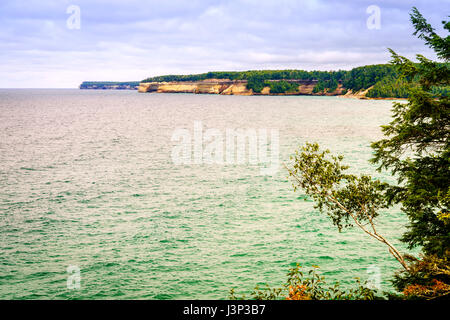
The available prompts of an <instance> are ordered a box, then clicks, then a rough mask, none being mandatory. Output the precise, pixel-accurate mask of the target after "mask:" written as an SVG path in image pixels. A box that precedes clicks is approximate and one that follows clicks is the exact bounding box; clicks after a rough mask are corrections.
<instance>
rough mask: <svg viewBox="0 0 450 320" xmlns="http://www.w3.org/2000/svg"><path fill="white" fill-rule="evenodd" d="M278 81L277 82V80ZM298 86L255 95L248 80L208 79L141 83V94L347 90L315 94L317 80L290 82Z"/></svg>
mask: <svg viewBox="0 0 450 320" xmlns="http://www.w3.org/2000/svg"><path fill="white" fill-rule="evenodd" d="M275 81H276V80H275ZM290 82H293V83H296V84H298V90H297V91H295V92H289V93H271V92H270V87H264V89H263V90H262V91H261V93H255V92H253V90H251V89H247V81H246V80H228V79H207V80H203V81H195V82H189V81H173V82H141V83H140V84H139V87H138V91H139V92H157V93H205V94H223V95H246V96H249V95H318V96H324V95H325V96H336V95H342V94H343V92H344V90H345V88H343V87H342V85H341V84H339V86H338V87H337V89H336V90H334V91H333V92H319V93H313V89H314V87H315V85H316V84H317V81H316V80H290Z"/></svg>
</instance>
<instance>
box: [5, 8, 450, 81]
mask: <svg viewBox="0 0 450 320" xmlns="http://www.w3.org/2000/svg"><path fill="white" fill-rule="evenodd" d="M413 6H416V7H417V8H418V9H419V10H420V11H421V12H422V14H423V15H424V17H425V18H426V19H427V20H428V21H429V22H430V23H431V24H432V25H433V26H434V27H435V28H436V30H437V31H438V33H440V34H441V35H445V36H446V34H445V33H444V32H443V29H442V24H441V21H442V20H445V19H447V16H448V15H449V14H450V0H417V1H414V0H412V1H406V0H390V1H389V0H383V1H382V0H380V1H376V0H367V1H366V0H358V1H356V0H352V1H345V0H340V1H339V0H272V1H268V0H209V1H208V0H158V1H153V0H59V1H56V0H26V1H25V0H0V88H76V87H78V86H79V85H80V83H81V82H82V81H139V80H142V79H144V78H147V77H150V76H156V75H163V74H188V73H189V74H191V73H201V72H207V71H239V70H255V69H258V70H259V69H302V70H339V69H344V70H348V69H351V68H353V67H357V66H362V65H367V64H375V63H387V62H388V61H389V59H390V55H389V52H388V50H387V48H392V49H394V50H395V51H396V52H397V53H399V54H401V55H404V56H406V57H408V58H414V56H415V54H417V53H420V54H423V55H425V56H426V57H429V58H432V59H435V58H436V56H435V55H434V54H433V52H432V51H431V50H430V49H429V48H427V47H426V46H425V45H424V43H423V41H422V40H420V39H417V38H416V37H415V36H413V32H414V30H413V27H412V25H411V23H410V20H409V13H410V12H411V8H412V7H413ZM378 13H379V14H378Z"/></svg>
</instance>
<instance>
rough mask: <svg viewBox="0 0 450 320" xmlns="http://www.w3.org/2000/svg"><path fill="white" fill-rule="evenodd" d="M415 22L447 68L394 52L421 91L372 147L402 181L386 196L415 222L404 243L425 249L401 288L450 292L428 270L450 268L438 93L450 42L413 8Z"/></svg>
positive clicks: (448, 172)
mask: <svg viewBox="0 0 450 320" xmlns="http://www.w3.org/2000/svg"><path fill="white" fill-rule="evenodd" d="M411 21H412V23H413V25H414V27H415V32H414V35H417V36H418V37H419V38H421V39H424V40H425V43H426V44H427V45H428V46H429V47H430V48H432V49H433V50H434V51H435V52H436V54H437V56H438V57H439V58H441V59H443V60H444V61H445V63H443V64H442V63H438V62H435V61H431V60H429V59H427V58H425V57H424V56H422V55H417V60H418V61H419V63H413V62H412V61H410V60H409V59H407V58H405V57H403V56H400V55H398V54H397V53H395V52H394V51H393V50H390V51H391V53H392V58H393V59H392V63H393V64H394V65H396V66H398V68H399V70H400V73H401V74H402V75H403V76H404V77H405V78H406V79H409V81H411V79H414V78H415V79H418V86H415V87H414V88H412V89H411V90H410V95H409V98H408V103H406V104H404V103H395V104H394V106H393V120H392V122H391V123H390V124H389V125H387V126H383V132H384V135H385V136H386V138H385V139H382V140H380V141H377V142H375V143H373V144H372V147H373V149H374V151H375V155H374V158H373V159H372V162H373V163H376V164H377V165H378V169H379V170H383V169H388V170H391V171H392V173H393V174H395V175H396V177H397V178H398V184H397V185H395V186H388V187H386V189H385V192H386V195H387V200H388V201H389V203H390V204H394V203H399V204H401V205H402V210H403V211H404V212H405V213H406V215H407V216H408V218H409V221H410V223H409V225H408V230H407V232H406V233H405V234H404V235H403V237H402V240H403V241H404V242H406V243H407V244H408V245H409V247H410V248H413V247H416V246H420V247H422V249H423V254H424V257H423V258H422V259H411V260H412V267H411V270H414V272H403V273H400V274H399V275H397V277H396V282H395V283H396V285H397V287H398V288H399V289H400V290H402V289H403V290H405V289H406V290H407V291H408V288H411V286H415V285H422V286H431V285H432V283H433V282H436V281H438V282H440V283H441V285H442V286H445V287H447V288H448V287H449V285H450V274H445V272H444V273H443V272H441V271H436V270H433V269H428V268H427V267H423V266H424V265H427V264H426V263H424V261H430V260H435V261H440V262H439V264H438V265H440V266H441V267H443V268H441V267H439V268H437V269H445V266H447V268H448V262H449V254H450V224H449V223H448V218H446V217H448V214H449V204H450V200H449V197H450V195H449V183H450V144H449V142H450V140H449V138H450V101H449V97H448V96H447V95H446V94H445V95H442V93H441V95H439V92H438V93H437V94H436V92H433V88H435V87H438V86H448V85H449V84H450V69H449V65H448V62H449V59H450V36H446V37H445V38H442V37H440V36H439V35H438V34H437V33H436V32H435V30H434V29H433V28H432V27H431V25H430V24H428V23H427V21H426V20H425V18H424V17H423V16H422V15H421V14H420V12H419V11H418V10H417V8H413V11H412V13H411ZM443 25H444V29H445V30H446V31H447V32H448V31H450V22H446V21H443ZM436 95H437V96H436ZM428 265H433V264H428ZM419 266H422V267H419ZM418 270H420V272H418ZM444 291H445V290H444ZM449 292H450V290H449V291H447V294H448V293H449ZM441 293H442V292H441ZM437 295H438V293H437Z"/></svg>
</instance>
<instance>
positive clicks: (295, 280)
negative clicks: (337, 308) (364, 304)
mask: <svg viewBox="0 0 450 320" xmlns="http://www.w3.org/2000/svg"><path fill="white" fill-rule="evenodd" d="M318 268H319V267H318V266H312V268H310V269H309V270H306V271H304V269H303V267H302V266H300V264H297V265H296V266H295V267H293V268H290V269H289V272H288V274H287V281H286V283H285V284H284V285H283V286H282V287H279V288H271V287H270V286H269V285H266V286H265V287H263V288H261V287H259V286H256V287H255V289H254V290H253V291H252V292H251V294H250V297H246V296H245V295H243V296H241V297H238V296H236V292H235V290H234V289H231V290H230V296H229V298H230V300H244V299H253V300H375V299H381V298H380V297H379V296H377V292H376V291H374V290H372V289H370V288H368V286H367V285H364V284H362V283H361V281H360V280H359V279H358V278H356V287H355V288H352V289H347V290H344V289H341V287H340V284H339V282H335V283H334V285H333V286H328V285H327V283H326V281H325V277H324V276H321V275H320V274H319V273H318V271H317V269H318Z"/></svg>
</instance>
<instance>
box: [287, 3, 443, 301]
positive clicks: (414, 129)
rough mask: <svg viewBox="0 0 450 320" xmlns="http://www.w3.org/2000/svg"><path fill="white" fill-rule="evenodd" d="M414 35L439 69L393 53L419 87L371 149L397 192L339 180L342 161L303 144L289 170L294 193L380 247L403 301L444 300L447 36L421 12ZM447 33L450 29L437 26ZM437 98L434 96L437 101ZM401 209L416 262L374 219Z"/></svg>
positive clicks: (414, 17) (369, 182) (364, 181)
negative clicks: (396, 269)
mask: <svg viewBox="0 0 450 320" xmlns="http://www.w3.org/2000/svg"><path fill="white" fill-rule="evenodd" d="M411 21H412V23H413V25H414V27H415V30H416V31H415V33H414V35H417V36H418V37H419V38H421V39H424V40H425V43H426V44H427V45H428V46H429V47H431V48H433V49H434V51H435V52H436V54H437V56H438V57H439V58H441V59H443V60H444V61H445V63H438V62H434V61H431V60H429V59H427V58H425V57H424V56H422V55H417V60H418V61H419V63H413V62H412V61H410V60H408V59H407V58H405V57H402V56H399V55H397V54H396V53H395V52H394V51H393V50H390V52H391V53H392V58H393V59H392V63H393V64H394V65H395V66H397V67H398V69H399V72H400V74H401V75H402V77H403V78H404V79H405V80H406V81H408V82H411V81H413V80H414V81H417V83H418V85H415V86H411V87H410V89H409V98H408V102H407V103H394V105H393V120H392V122H391V123H390V124H389V125H386V126H383V127H382V130H383V133H384V135H385V139H382V140H380V141H377V142H375V143H373V144H372V148H373V149H374V151H375V153H374V157H373V159H372V160H371V161H372V162H373V163H375V164H378V170H380V171H381V170H384V169H387V170H390V171H391V173H392V174H393V175H394V176H395V177H397V180H398V181H397V182H398V183H397V184H396V185H389V184H387V183H381V182H379V181H376V180H373V179H372V178H371V177H370V176H366V175H362V176H359V177H357V176H354V175H349V174H346V173H345V170H346V169H347V168H348V167H347V166H344V165H342V164H341V161H342V159H343V158H342V156H338V157H336V156H331V157H328V158H327V155H328V154H329V151H328V150H325V151H320V150H319V146H318V145H317V144H307V145H306V146H305V147H303V148H301V149H300V151H298V152H296V155H295V157H294V165H293V167H292V168H291V169H288V170H289V174H290V176H292V177H293V178H294V189H297V188H298V187H301V188H302V189H304V190H305V191H306V193H307V194H308V195H310V196H312V197H313V198H314V200H315V201H316V206H317V208H319V209H320V211H325V212H326V213H327V214H328V215H329V216H330V217H331V218H332V220H333V223H334V224H335V225H336V226H337V227H338V228H339V230H341V229H342V228H343V227H345V226H351V225H352V224H355V225H356V226H358V227H359V228H361V229H362V230H363V231H364V232H365V233H367V234H369V235H370V236H371V237H373V238H375V239H377V240H378V241H380V242H382V243H384V244H385V245H386V246H387V247H388V248H389V252H390V253H391V254H392V255H393V256H394V257H395V258H396V259H397V260H398V261H399V262H400V264H401V265H402V266H403V268H404V270H403V272H400V273H398V274H397V275H396V277H395V280H394V284H395V285H396V287H397V289H398V290H400V291H403V293H404V295H405V297H408V298H411V297H413V298H435V297H449V295H450V267H449V262H450V213H449V212H450V210H449V205H450V191H449V184H450V100H449V97H448V96H447V94H446V92H447V90H436V88H437V87H442V86H444V87H445V86H447V87H448V86H449V85H450V68H449V64H448V62H449V59H450V37H449V36H447V37H445V38H441V37H440V36H439V35H438V34H437V33H436V32H435V30H434V29H433V28H432V27H431V25H429V24H428V23H427V21H426V20H425V19H424V18H423V16H422V15H421V14H420V12H419V11H418V10H417V9H416V8H413V10H412V13H411ZM443 24H444V28H445V29H446V30H447V31H450V22H446V21H444V22H443ZM436 93H437V94H436ZM393 204H401V205H402V211H404V212H405V213H406V215H407V217H408V218H409V221H410V224H409V225H408V230H407V232H406V233H405V234H404V235H403V237H402V240H403V241H404V242H406V243H407V244H408V245H409V247H410V248H413V247H416V246H421V247H422V249H423V255H422V257H421V259H418V258H415V257H412V256H404V255H402V254H400V252H399V251H398V250H397V249H396V248H395V247H394V246H393V245H392V244H391V243H390V242H389V241H387V240H386V239H385V238H384V237H383V236H382V235H380V234H379V233H378V232H377V230H376V228H375V224H374V219H375V218H376V217H377V216H378V214H379V213H378V212H379V210H380V209H382V208H387V207H390V206H392V205H393Z"/></svg>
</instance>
